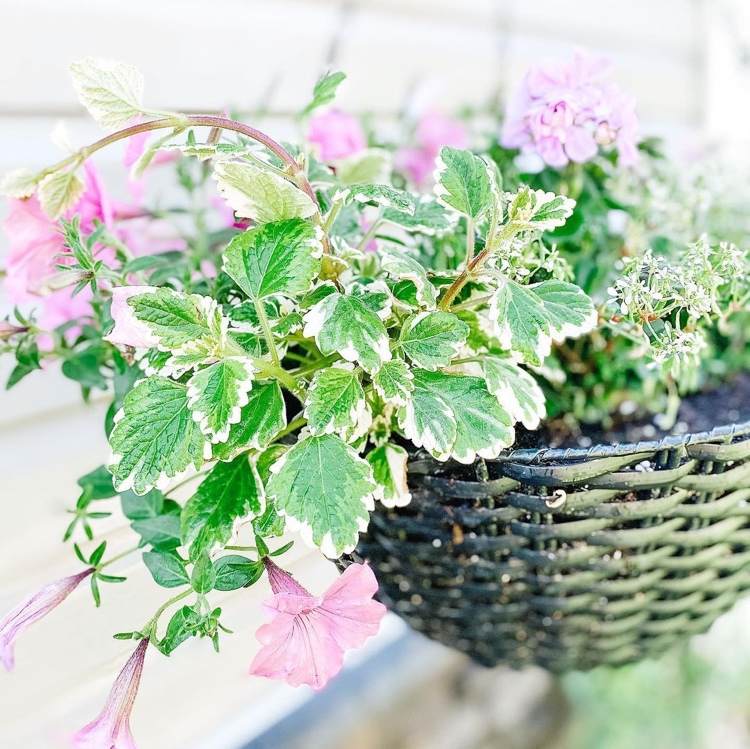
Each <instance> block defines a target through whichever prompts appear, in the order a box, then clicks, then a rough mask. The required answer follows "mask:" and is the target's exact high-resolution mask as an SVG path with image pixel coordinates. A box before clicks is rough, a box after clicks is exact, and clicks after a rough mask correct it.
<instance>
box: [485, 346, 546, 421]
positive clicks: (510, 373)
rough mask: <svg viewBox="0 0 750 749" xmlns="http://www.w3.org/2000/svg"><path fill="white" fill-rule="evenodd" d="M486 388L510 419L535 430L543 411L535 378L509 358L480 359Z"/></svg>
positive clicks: (541, 394)
mask: <svg viewBox="0 0 750 749" xmlns="http://www.w3.org/2000/svg"><path fill="white" fill-rule="evenodd" d="M482 365H483V368H484V377H485V380H486V381H487V389H488V390H489V391H490V392H491V393H492V394H493V395H494V396H495V397H496V398H497V399H498V401H499V402H500V405H501V406H502V407H503V408H504V409H505V410H506V411H507V412H508V413H509V414H510V415H511V418H512V419H513V420H514V421H520V422H521V423H522V424H523V425H524V426H525V427H526V428H527V429H536V428H537V427H538V426H539V422H540V421H541V420H542V419H543V418H544V416H545V414H546V412H547V410H546V408H545V398H544V393H543V392H542V389H541V388H540V387H539V385H538V384H537V381H536V380H535V379H534V378H533V377H532V376H531V375H530V374H529V373H528V372H526V371H525V370H523V369H521V367H519V366H518V365H517V364H516V363H515V362H514V361H513V360H512V359H502V358H500V357H498V356H490V357H487V358H486V359H485V360H484V361H483V362H482Z"/></svg>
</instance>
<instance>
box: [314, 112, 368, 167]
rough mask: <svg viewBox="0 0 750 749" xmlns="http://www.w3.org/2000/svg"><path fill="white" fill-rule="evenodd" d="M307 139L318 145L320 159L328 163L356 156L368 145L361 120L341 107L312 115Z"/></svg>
mask: <svg viewBox="0 0 750 749" xmlns="http://www.w3.org/2000/svg"><path fill="white" fill-rule="evenodd" d="M307 140H308V141H309V142H310V143H312V144H313V145H314V146H316V148H317V151H318V156H319V157H320V160H321V161H324V162H326V163H327V164H328V163H331V162H332V161H336V160H337V159H345V158H346V157H347V156H354V155H355V154H357V153H359V152H360V151H363V150H364V149H365V148H366V146H367V136H366V135H365V131H364V130H363V128H362V124H361V123H360V121H359V120H358V119H357V118H356V117H354V116H353V115H351V114H347V113H346V112H342V111H341V110H339V109H329V110H328V111H327V112H323V113H321V114H316V115H315V116H314V117H312V118H311V119H310V124H309V126H308V130H307Z"/></svg>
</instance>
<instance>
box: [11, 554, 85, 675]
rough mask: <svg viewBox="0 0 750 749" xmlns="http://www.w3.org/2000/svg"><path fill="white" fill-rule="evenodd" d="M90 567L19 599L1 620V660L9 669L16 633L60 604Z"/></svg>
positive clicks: (13, 659) (13, 658)
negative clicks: (16, 604)
mask: <svg viewBox="0 0 750 749" xmlns="http://www.w3.org/2000/svg"><path fill="white" fill-rule="evenodd" d="M93 571H94V570H93V568H91V569H87V570H83V572H79V573H78V574H76V575H70V576H68V577H63V578H61V579H60V580H55V581H54V582H51V583H48V584H47V585H45V586H44V587H43V588H42V589H41V590H38V591H37V592H36V593H33V594H32V595H30V596H29V597H28V598H26V599H25V600H23V601H21V603H19V604H18V606H16V607H15V608H14V609H13V610H12V611H10V612H9V613H8V614H7V615H6V616H5V617H4V618H3V619H2V620H1V621H0V661H2V664H3V666H5V669H6V670H7V671H11V670H12V669H13V666H14V664H15V654H14V645H15V641H16V638H17V637H18V635H20V634H21V633H22V632H23V631H24V630H25V629H26V628H27V627H30V626H31V625H32V624H33V623H34V622H36V621H38V620H39V619H41V618H43V617H45V616H46V615H47V614H49V612H50V611H52V609H54V608H56V607H57V606H59V605H60V604H61V603H62V602H63V601H64V600H65V599H66V598H67V597H68V596H69V595H70V594H71V593H72V592H73V591H74V590H75V589H76V588H77V587H78V584H79V583H80V582H81V580H83V579H84V578H86V577H88V576H89V575H90V574H91V573H92V572H93Z"/></svg>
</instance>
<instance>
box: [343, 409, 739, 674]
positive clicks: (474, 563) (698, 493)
mask: <svg viewBox="0 0 750 749" xmlns="http://www.w3.org/2000/svg"><path fill="white" fill-rule="evenodd" d="M409 477H410V478H409V483H410V485H411V488H412V493H413V500H412V503H411V504H410V505H409V506H408V507H406V508H402V509H399V510H390V511H389V510H386V509H384V508H382V507H380V508H378V510H376V512H375V513H373V516H372V521H371V524H370V528H369V530H368V533H367V534H366V535H365V536H363V538H362V541H361V543H360V545H359V546H358V548H357V551H356V553H355V554H354V555H353V557H355V558H364V559H367V560H368V561H369V562H370V564H371V565H372V567H373V569H374V571H375V573H376V574H377V576H378V580H379V581H380V597H381V599H382V600H383V602H384V603H386V605H387V606H388V607H389V608H390V609H392V610H393V611H394V612H396V613H397V614H398V615H399V616H401V617H403V618H404V619H405V620H406V621H407V622H408V623H409V624H410V625H411V626H412V627H413V628H414V629H416V630H418V631H420V632H422V633H424V634H425V635H427V636H428V637H431V638H433V639H435V640H438V641H440V642H442V643H444V644H446V645H450V646H451V647H454V648H458V649H459V650H462V651H463V652H465V653H467V654H468V655H470V656H471V657H472V658H473V659H474V660H476V661H478V662H479V663H482V664H485V665H488V666H491V665H495V664H498V663H505V664H509V665H512V666H517V667H520V666H524V665H526V664H532V663H536V664H539V665H541V666H544V667H545V668H547V669H549V670H551V671H557V672H560V671H566V670H569V669H588V668H592V667H594V666H598V665H600V664H613V665H616V664H623V663H627V662H629V661H634V660H637V659H640V658H644V657H648V656H653V655H658V654H659V653H661V652H662V651H664V650H665V649H667V648H668V647H669V646H671V645H672V644H673V643H674V642H676V641H677V640H680V639H682V638H685V637H686V636H688V635H692V634H697V633H699V632H703V631H705V630H706V629H707V628H708V627H709V626H710V625H711V624H712V622H713V621H714V620H715V619H716V618H717V617H718V616H719V615H720V614H722V613H723V612H725V611H726V610H727V609H729V608H730V607H731V606H732V604H733V603H734V602H735V601H736V600H737V598H738V597H740V596H741V595H742V594H743V593H744V592H745V591H746V590H748V589H750V503H748V499H750V422H746V423H743V424H740V425H734V426H729V427H721V428H718V429H715V430H713V431H712V432H707V433H701V434H691V435H686V436H680V437H667V438H665V439H662V440H660V441H654V442H640V443H638V444H627V445H625V444H624V445H615V446H607V445H600V446H596V447H593V448H590V449H569V450H565V449H541V450H529V449H523V450H514V451H511V452H508V453H507V454H504V455H502V456H501V457H499V458H498V459H496V460H486V461H484V460H478V461H477V462H476V463H474V464H473V465H471V466H462V465H458V464H456V463H439V462H437V461H435V460H433V459H432V458H430V457H429V456H425V455H424V453H419V454H417V455H415V456H414V458H413V459H412V460H411V462H410V466H409Z"/></svg>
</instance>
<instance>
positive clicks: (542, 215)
mask: <svg viewBox="0 0 750 749" xmlns="http://www.w3.org/2000/svg"><path fill="white" fill-rule="evenodd" d="M506 197H507V199H508V200H509V201H510V202H509V203H508V209H507V211H508V221H509V222H511V223H513V224H516V225H518V226H522V227H524V228H527V229H533V230H535V231H540V232H543V231H552V229H555V228H556V227H558V226H562V225H563V224H564V223H565V221H566V220H567V219H568V217H569V216H570V215H571V214H572V213H573V209H574V208H575V205H576V202H575V200H572V199H571V198H566V197H565V196H563V195H555V193H553V192H545V191H544V190H533V189H532V188H530V187H527V186H526V185H523V186H522V187H520V188H519V190H518V192H516V193H515V194H513V193H509V194H508V195H507V196H506Z"/></svg>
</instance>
